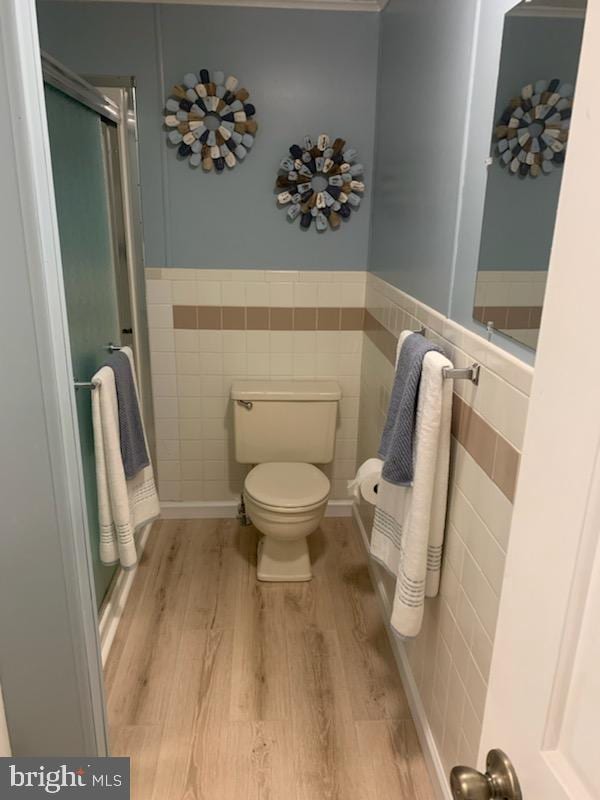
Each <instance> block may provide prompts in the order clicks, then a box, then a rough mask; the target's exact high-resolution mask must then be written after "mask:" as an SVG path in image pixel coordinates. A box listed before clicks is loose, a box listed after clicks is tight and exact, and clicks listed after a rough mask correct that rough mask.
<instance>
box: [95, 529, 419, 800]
mask: <svg viewBox="0 0 600 800" xmlns="http://www.w3.org/2000/svg"><path fill="white" fill-rule="evenodd" d="M256 541H257V533H256V531H255V529H254V528H240V527H239V525H238V523H237V521H235V520H190V521H174V520H170V521H164V522H160V523H157V524H156V525H155V526H154V530H153V532H152V533H151V535H150V538H149V541H148V545H147V548H146V552H145V553H144V556H143V559H142V562H141V564H140V567H139V569H138V572H137V575H136V578H135V581H134V585H133V588H132V591H131V594H130V597H129V601H128V603H127V607H126V609H125V613H124V617H123V621H122V623H121V625H120V627H119V630H118V632H117V636H116V638H115V642H114V644H113V647H112V651H111V654H110V657H109V660H108V663H107V665H106V671H105V672H106V675H105V677H106V691H107V702H108V715H109V721H110V736H111V746H112V752H113V754H114V755H128V756H131V759H132V765H131V766H132V784H133V793H132V797H133V798H134V799H135V800H432V798H433V796H434V795H433V790H432V788H431V785H430V783H429V779H428V777H427V773H426V770H425V766H424V762H423V756H422V753H421V751H420V748H419V744H418V741H417V737H416V733H415V729H414V725H413V722H412V720H411V717H410V712H409V710H408V706H407V702H406V697H405V695H404V692H403V689H402V686H401V684H400V680H399V677H398V673H397V670H396V666H395V663H394V659H393V656H392V652H391V649H390V645H389V642H388V640H387V636H386V633H385V630H384V628H383V625H382V622H381V618H380V616H379V610H378V606H377V600H376V597H375V595H374V592H373V588H372V586H371V582H370V579H369V573H368V569H367V564H366V558H365V555H364V551H363V548H362V545H361V543H360V542H359V541H358V539H357V534H356V533H355V531H354V529H353V526H352V523H351V521H350V520H349V519H327V520H325V521H324V523H323V525H322V528H321V530H320V531H317V532H316V533H314V534H313V535H312V536H311V537H310V546H311V558H312V562H313V569H314V578H313V580H312V581H311V582H310V583H296V584H293V583H288V584H283V583H282V584H276V583H273V584H269V583H259V582H257V581H256Z"/></svg>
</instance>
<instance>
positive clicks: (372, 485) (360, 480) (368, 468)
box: [348, 458, 383, 506]
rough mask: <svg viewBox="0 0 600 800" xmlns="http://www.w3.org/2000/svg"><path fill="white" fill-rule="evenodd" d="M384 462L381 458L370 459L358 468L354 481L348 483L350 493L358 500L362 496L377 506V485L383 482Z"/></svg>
mask: <svg viewBox="0 0 600 800" xmlns="http://www.w3.org/2000/svg"><path fill="white" fill-rule="evenodd" d="M382 469H383V461H382V460H381V459H380V458H368V459H367V460H366V461H365V462H364V464H361V465H360V467H359V468H358V471H357V473H356V476H355V477H354V480H351V481H348V491H349V492H350V494H351V495H352V496H353V497H354V498H355V499H356V500H359V499H360V496H361V495H362V497H363V498H364V499H365V500H366V501H367V503H371V505H373V506H374V505H375V504H376V503H377V485H378V483H379V481H380V480H381V470H382Z"/></svg>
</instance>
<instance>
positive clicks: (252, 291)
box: [147, 268, 366, 501]
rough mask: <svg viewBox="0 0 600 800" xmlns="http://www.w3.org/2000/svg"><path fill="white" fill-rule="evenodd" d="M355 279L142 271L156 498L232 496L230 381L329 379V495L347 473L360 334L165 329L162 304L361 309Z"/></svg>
mask: <svg viewBox="0 0 600 800" xmlns="http://www.w3.org/2000/svg"><path fill="white" fill-rule="evenodd" d="M365 282H366V274H365V273H364V272H345V271H344V272H322V271H315V272H296V271H262V270H193V269H157V268H150V269H149V270H147V298H148V320H149V326H150V349H151V362H152V384H153V394H154V404H155V416H156V436H157V453H158V464H157V471H158V482H159V494H160V497H161V499H162V500H175V501H195V500H205V501H209V500H228V499H234V498H237V497H238V496H239V493H240V491H241V488H242V484H243V478H244V475H245V473H246V469H247V468H246V467H245V466H243V465H240V464H237V463H236V461H235V459H234V456H233V440H232V436H233V429H232V415H231V408H230V402H229V393H230V389H231V382H232V381H233V380H235V379H236V378H263V377H264V378H290V379H294V378H298V379H311V378H323V379H328V378H333V379H335V380H337V381H338V382H339V383H340V385H341V387H342V393H343V400H342V402H341V403H340V414H339V419H338V430H337V437H336V452H335V460H334V462H333V463H332V464H329V465H327V466H325V467H324V471H325V472H326V473H327V474H328V475H329V476H330V478H331V482H332V497H333V498H346V497H347V491H346V482H347V480H348V479H349V478H350V477H352V476H353V475H354V472H355V470H356V448H357V435H358V395H359V388H360V369H361V358H362V341H363V335H362V332H360V331H210V330H198V331H196V330H173V317H172V305H255V306H278V307H280V306H283V307H285V306H289V307H292V306H294V305H295V306H312V307H314V306H317V305H320V306H323V307H328V306H337V307H348V308H353V307H362V306H363V305H364V297H365Z"/></svg>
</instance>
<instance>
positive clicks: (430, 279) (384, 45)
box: [370, 0, 477, 313]
mask: <svg viewBox="0 0 600 800" xmlns="http://www.w3.org/2000/svg"><path fill="white" fill-rule="evenodd" d="M476 5H477V3H476V0H444V2H443V3H440V2H439V1H438V0H391V2H390V3H389V4H388V5H387V7H386V8H385V10H384V11H383V14H382V15H381V16H382V20H381V54H380V66H379V93H378V108H377V138H376V169H375V181H374V186H375V191H374V198H373V224H372V244H371V253H370V269H372V270H373V271H374V272H375V273H376V274H377V275H379V276H380V277H382V278H383V279H384V280H386V281H389V282H390V283H392V284H394V285H395V286H398V287H399V288H401V289H402V290H403V291H405V292H408V293H409V294H411V295H413V296H414V297H416V298H418V299H419V300H421V301H422V302H424V303H427V304H428V305H430V306H433V307H434V308H436V309H438V310H439V311H441V312H443V313H447V311H448V307H449V300H450V287H451V281H452V262H453V247H454V236H455V228H456V215H457V203H458V199H459V182H460V168H461V158H462V148H463V139H464V132H465V115H466V110H467V102H468V93H469V66H470V57H471V45H472V38H473V28H474V24H475V10H476Z"/></svg>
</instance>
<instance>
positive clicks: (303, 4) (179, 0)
mask: <svg viewBox="0 0 600 800" xmlns="http://www.w3.org/2000/svg"><path fill="white" fill-rule="evenodd" d="M44 1H45V2H51V0H44ZM68 1H69V2H74V3H75V2H82V0H68ZM86 2H109V3H111V2H112V3H116V2H122V0H86ZM128 2H133V3H154V2H156V0H128ZM160 2H161V3H162V4H164V5H175V4H179V5H197V6H207V5H210V6H241V7H250V6H254V7H259V8H296V9H300V8H304V9H312V10H318V11H375V12H377V11H381V10H382V8H384V7H385V5H386V4H387V2H388V0H160Z"/></svg>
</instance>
